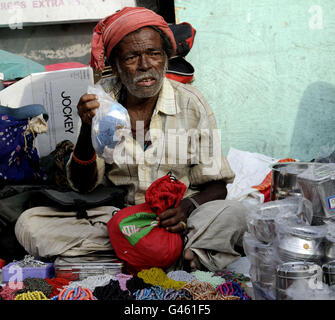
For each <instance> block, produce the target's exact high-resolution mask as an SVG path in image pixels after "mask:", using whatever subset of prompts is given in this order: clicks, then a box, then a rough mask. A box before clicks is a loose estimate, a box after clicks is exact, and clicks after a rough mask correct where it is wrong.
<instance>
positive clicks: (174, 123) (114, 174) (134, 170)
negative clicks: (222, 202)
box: [70, 78, 235, 205]
mask: <svg viewBox="0 0 335 320" xmlns="http://www.w3.org/2000/svg"><path fill="white" fill-rule="evenodd" d="M148 134H149V135H150V136H149V137H146V140H147V139H150V140H151V145H150V146H149V147H148V148H147V149H146V150H145V151H144V150H143V145H141V143H139V142H138V141H136V140H134V139H133V138H132V137H131V136H128V137H126V138H125V139H124V140H123V141H121V142H120V143H119V144H118V145H117V146H116V147H115V149H114V152H113V159H114V162H113V164H111V165H108V166H106V165H105V163H104V161H103V160H102V159H97V163H98V169H99V171H98V172H99V174H98V176H99V178H98V181H97V184H99V183H100V182H101V181H102V177H103V175H104V174H106V175H107V177H108V178H109V179H110V180H111V181H112V182H113V183H114V184H115V185H118V186H128V190H129V192H128V196H127V199H126V200H127V204H129V205H133V204H140V203H143V202H145V192H146V190H147V188H148V187H149V186H150V185H151V183H153V182H154V181H155V180H157V179H158V178H161V177H162V176H164V175H166V174H167V173H168V172H169V171H170V172H172V174H173V175H174V176H175V177H176V178H177V179H178V180H180V181H181V182H183V183H184V184H185V185H186V186H187V188H188V189H187V191H186V192H185V195H184V197H188V196H190V195H191V194H193V193H195V192H197V190H196V186H197V185H199V184H202V183H205V182H208V181H211V180H220V179H224V180H225V181H226V182H227V183H232V182H233V180H234V177H235V175H234V173H233V171H232V170H231V168H230V166H229V164H228V161H227V160H226V158H225V157H224V156H223V155H222V150H221V141H220V137H221V133H220V131H219V130H217V128H216V120H215V117H214V114H213V111H212V110H211V108H210V107H209V105H208V104H207V102H206V101H205V99H204V97H203V96H202V95H201V93H200V92H199V91H198V90H197V89H196V88H195V87H193V86H191V85H188V84H182V83H180V82H176V81H173V80H169V79H167V78H165V79H164V82H163V86H162V89H161V92H160V95H159V97H158V101H157V104H156V108H155V110H154V112H153V115H152V119H151V123H150V129H149V131H148ZM70 161H71V159H70ZM107 168H108V169H107ZM105 171H106V172H105ZM71 185H72V186H73V184H71Z"/></svg>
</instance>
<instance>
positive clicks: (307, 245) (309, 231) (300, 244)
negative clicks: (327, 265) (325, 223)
mask: <svg viewBox="0 0 335 320" xmlns="http://www.w3.org/2000/svg"><path fill="white" fill-rule="evenodd" d="M318 228H319V227H312V226H296V227H290V228H287V229H286V230H281V231H280V234H279V237H278V238H279V242H278V245H277V251H278V255H279V257H280V258H281V259H282V261H284V262H289V261H310V262H315V263H317V264H320V265H321V264H322V260H323V257H324V235H325V234H324V233H322V232H320V229H318Z"/></svg>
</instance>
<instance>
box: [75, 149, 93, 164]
mask: <svg viewBox="0 0 335 320" xmlns="http://www.w3.org/2000/svg"><path fill="white" fill-rule="evenodd" d="M72 158H73V160H74V161H75V162H76V163H78V164H81V165H84V166H85V165H89V164H92V163H93V162H95V160H96V158H97V154H96V153H94V156H93V157H92V159H90V160H86V161H84V160H80V159H78V158H77V157H76V156H75V154H74V152H72Z"/></svg>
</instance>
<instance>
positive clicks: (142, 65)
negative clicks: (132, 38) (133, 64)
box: [139, 54, 151, 71]
mask: <svg viewBox="0 0 335 320" xmlns="http://www.w3.org/2000/svg"><path fill="white" fill-rule="evenodd" d="M150 68H151V63H150V59H149V57H148V56H147V55H146V54H142V55H141V56H140V59H139V69H140V70H144V71H146V70H148V69H150Z"/></svg>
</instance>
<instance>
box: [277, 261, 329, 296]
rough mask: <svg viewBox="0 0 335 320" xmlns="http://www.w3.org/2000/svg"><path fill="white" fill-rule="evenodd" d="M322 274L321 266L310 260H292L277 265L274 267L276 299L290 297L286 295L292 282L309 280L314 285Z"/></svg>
mask: <svg viewBox="0 0 335 320" xmlns="http://www.w3.org/2000/svg"><path fill="white" fill-rule="evenodd" d="M321 274H322V270H321V267H320V266H318V265H317V264H315V263H311V262H301V261H293V262H288V263H283V264H281V265H278V266H277V268H276V296H277V299H278V300H287V299H291V298H290V297H288V296H287V295H286V292H285V290H287V289H288V288H289V287H290V286H291V285H292V284H297V282H300V281H303V282H306V281H308V282H311V284H313V285H316V284H317V283H318V281H320V277H321Z"/></svg>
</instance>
